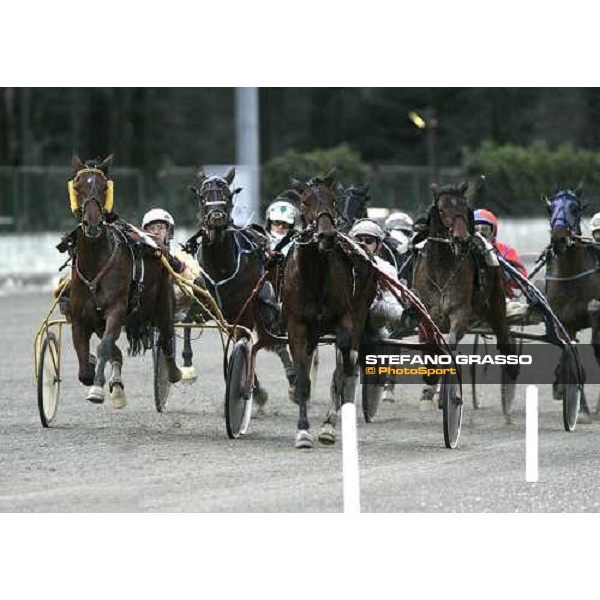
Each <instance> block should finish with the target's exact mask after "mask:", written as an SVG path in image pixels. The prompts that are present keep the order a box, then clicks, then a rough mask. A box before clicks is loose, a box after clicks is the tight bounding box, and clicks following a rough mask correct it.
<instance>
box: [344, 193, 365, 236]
mask: <svg viewBox="0 0 600 600" xmlns="http://www.w3.org/2000/svg"><path fill="white" fill-rule="evenodd" d="M341 198H342V210H341V214H340V215H339V218H338V229H340V230H342V231H345V232H347V231H348V230H349V229H350V228H351V227H352V224H353V223H354V221H357V220H358V219H365V218H366V217H367V216H368V215H367V204H368V203H369V200H370V196H369V187H368V186H365V187H357V186H350V187H349V188H346V189H345V190H344V189H342V191H341Z"/></svg>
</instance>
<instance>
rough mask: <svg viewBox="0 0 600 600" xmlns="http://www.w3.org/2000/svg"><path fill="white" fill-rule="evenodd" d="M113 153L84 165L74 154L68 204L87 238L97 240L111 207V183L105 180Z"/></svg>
mask: <svg viewBox="0 0 600 600" xmlns="http://www.w3.org/2000/svg"><path fill="white" fill-rule="evenodd" d="M112 158H113V156H112V154H111V155H110V156H108V157H106V158H105V159H104V160H103V161H100V159H96V160H88V161H86V162H85V163H84V162H83V161H82V160H81V159H80V158H79V156H77V155H75V156H74V157H73V173H72V175H71V178H70V180H69V202H70V204H71V210H72V211H73V213H74V214H76V215H77V219H78V221H79V223H80V225H81V226H82V229H83V233H84V235H85V236H86V237H87V238H90V239H98V238H99V237H100V236H101V235H102V233H103V231H104V223H105V222H106V217H107V215H108V214H110V213H111V212H112V208H113V182H112V181H111V180H110V179H109V177H108V169H109V167H110V165H111V163H112Z"/></svg>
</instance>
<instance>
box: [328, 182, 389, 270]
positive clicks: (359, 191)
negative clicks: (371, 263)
mask: <svg viewBox="0 0 600 600" xmlns="http://www.w3.org/2000/svg"><path fill="white" fill-rule="evenodd" d="M339 196H340V200H341V209H340V210H339V211H338V212H337V214H338V216H337V218H336V221H335V222H336V228H337V230H338V231H341V232H342V233H348V232H349V231H350V229H352V225H353V224H354V223H355V221H358V220H359V219H366V218H368V216H369V215H368V213H367V205H368V204H369V201H370V200H371V197H370V196H369V186H364V187H359V186H350V187H348V188H346V189H341V190H340V193H339ZM379 256H380V257H381V258H383V260H385V261H387V262H389V263H390V264H391V265H393V266H394V267H396V268H397V267H398V265H397V260H396V254H395V252H394V249H393V248H392V247H391V241H390V238H389V237H386V238H384V240H383V244H382V246H381V250H380V251H379Z"/></svg>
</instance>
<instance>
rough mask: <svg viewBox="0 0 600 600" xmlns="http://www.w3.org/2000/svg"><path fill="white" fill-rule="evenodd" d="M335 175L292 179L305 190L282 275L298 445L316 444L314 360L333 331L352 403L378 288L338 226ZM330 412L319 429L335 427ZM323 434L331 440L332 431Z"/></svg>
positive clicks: (344, 392)
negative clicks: (311, 412) (311, 411)
mask: <svg viewBox="0 0 600 600" xmlns="http://www.w3.org/2000/svg"><path fill="white" fill-rule="evenodd" d="M334 179H335V176H334V174H333V172H330V173H329V174H328V175H326V176H325V177H324V178H314V179H311V180H309V181H307V182H303V181H298V180H294V182H293V185H294V188H295V189H297V190H298V192H299V193H300V195H301V204H300V214H301V219H302V225H303V230H302V232H301V234H300V236H299V237H298V238H297V239H296V240H295V241H294V244H293V246H292V248H291V249H290V251H289V254H288V257H287V262H286V264H285V270H284V277H283V315H284V318H285V319H286V321H287V331H288V340H289V347H290V351H291V354H292V360H293V362H294V367H295V370H296V387H295V398H296V403H297V404H298V408H299V419H298V425H297V432H296V441H295V446H296V448H312V447H313V445H314V442H313V436H312V434H311V432H310V424H309V421H308V414H307V402H308V399H309V396H310V391H311V379H310V364H311V357H312V354H313V352H314V351H315V349H316V347H317V344H318V341H319V338H320V337H322V336H323V335H325V334H331V333H333V334H335V338H336V342H335V345H336V351H337V352H339V353H340V355H341V360H342V364H343V369H344V385H343V390H342V398H341V401H342V402H354V396H355V392H356V381H357V378H356V376H355V369H356V366H357V358H358V349H359V344H360V338H361V335H362V332H363V328H364V326H365V321H366V318H367V313H368V309H369V307H370V305H371V303H372V301H373V298H374V296H375V291H376V281H375V274H374V272H373V270H372V269H371V268H370V265H369V264H367V263H366V262H361V261H357V260H353V259H352V256H351V253H350V252H348V250H347V249H345V248H346V246H345V244H346V243H347V242H346V240H345V238H344V237H343V236H341V235H340V234H339V233H338V231H337V230H336V226H335V225H336V213H337V211H336V206H335V192H334V189H333V185H334ZM335 421H336V412H335V411H331V410H330V412H329V413H328V416H327V418H326V420H325V422H324V423H323V425H322V428H321V433H323V432H325V433H326V434H329V433H330V431H331V430H333V431H334V432H335ZM319 439H320V440H321V441H323V442H325V443H327V442H329V443H331V441H332V440H331V439H330V437H329V436H328V435H326V436H325V437H323V438H322V437H321V434H319Z"/></svg>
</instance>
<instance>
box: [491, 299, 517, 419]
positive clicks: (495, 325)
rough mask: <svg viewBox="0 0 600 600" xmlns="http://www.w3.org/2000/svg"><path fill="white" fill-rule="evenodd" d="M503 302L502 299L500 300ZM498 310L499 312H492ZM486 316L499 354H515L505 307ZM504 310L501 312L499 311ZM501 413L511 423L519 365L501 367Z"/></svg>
mask: <svg viewBox="0 0 600 600" xmlns="http://www.w3.org/2000/svg"><path fill="white" fill-rule="evenodd" d="M501 301H502V302H504V299H503V298H501ZM493 308H499V309H500V310H493ZM493 308H492V310H490V311H489V313H488V315H487V320H488V323H489V324H490V327H491V328H492V331H493V332H494V335H495V336H496V348H497V349H498V352H499V353H500V354H504V355H508V354H517V344H516V342H515V340H514V339H513V337H512V335H511V334H510V329H509V327H508V322H507V321H506V306H503V307H501V306H498V307H493ZM502 308H503V309H504V310H501V309H502ZM501 369H502V375H503V377H502V380H503V382H502V412H503V413H504V420H505V422H506V424H507V425H510V424H511V423H512V416H511V410H512V403H513V400H514V398H515V392H516V389H517V377H518V376H519V365H502V366H501Z"/></svg>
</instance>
